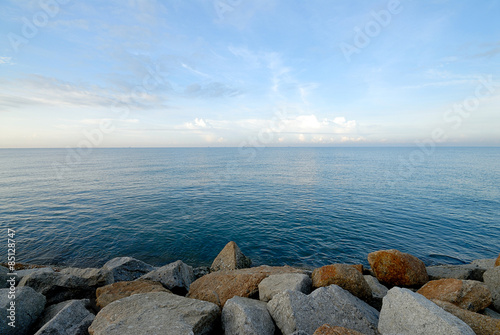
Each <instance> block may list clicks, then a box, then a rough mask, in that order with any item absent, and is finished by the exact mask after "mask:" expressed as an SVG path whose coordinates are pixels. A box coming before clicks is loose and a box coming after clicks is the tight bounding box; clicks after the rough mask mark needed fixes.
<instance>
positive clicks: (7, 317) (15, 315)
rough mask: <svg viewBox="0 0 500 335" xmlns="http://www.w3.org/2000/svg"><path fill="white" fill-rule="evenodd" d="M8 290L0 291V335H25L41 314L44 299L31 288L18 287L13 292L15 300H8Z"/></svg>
mask: <svg viewBox="0 0 500 335" xmlns="http://www.w3.org/2000/svg"><path fill="white" fill-rule="evenodd" d="M9 290H10V289H8V288H3V289H0V320H1V321H0V334H9V335H10V334H12V335H17V334H22V335H24V334H27V333H28V330H29V329H30V327H31V326H32V325H33V324H34V323H35V321H36V319H38V317H39V316H40V315H41V314H42V312H43V309H44V307H45V302H46V300H45V297H44V296H43V295H42V294H40V293H38V292H36V291H35V290H33V289H32V288H31V287H19V288H16V290H15V299H10V298H9V295H10V294H9ZM11 302H14V306H12V305H11ZM9 309H10V310H9ZM13 309H15V310H13ZM12 322H14V323H12ZM12 325H14V326H15V327H12Z"/></svg>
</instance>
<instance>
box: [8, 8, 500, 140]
mask: <svg viewBox="0 0 500 335" xmlns="http://www.w3.org/2000/svg"><path fill="white" fill-rule="evenodd" d="M499 15H500V1H496V0H490V1H487V0H484V1H472V0H469V1H466V0H456V1H451V0H449V1H447V0H427V1H415V0H413V1H412V0H389V1H378V0H371V1H361V0H360V1H352V0H335V1H332V0H311V1H299V0H287V1H285V0H191V1H187V0H169V1H167V0H165V1H159V0H158V1H155V0H148V1H146V0H128V1H127V0H109V1H104V0H99V1H93V0H88V1H76V0H41V1H38V0H37V1H23V0H3V1H2V2H1V3H0V148H50V147H57V148H65V147H67V148H77V147H85V146H86V147H206V146H210V147H218V146H220V147H238V146H239V147H241V146H413V145H418V144H419V143H424V144H425V143H426V144H428V145H442V146H455V145H456V146H500V131H499V128H500V127H499V126H500V20H499V19H498V18H499Z"/></svg>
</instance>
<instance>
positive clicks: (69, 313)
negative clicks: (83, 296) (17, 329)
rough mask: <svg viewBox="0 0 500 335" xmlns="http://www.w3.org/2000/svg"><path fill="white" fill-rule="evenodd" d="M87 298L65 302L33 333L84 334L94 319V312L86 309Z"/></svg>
mask: <svg viewBox="0 0 500 335" xmlns="http://www.w3.org/2000/svg"><path fill="white" fill-rule="evenodd" d="M88 304H89V302H88V300H87V301H85V300H72V301H69V302H67V303H66V302H65V303H64V306H63V308H61V309H60V310H59V311H58V313H57V314H55V315H54V316H53V317H52V318H51V319H50V320H49V321H48V322H47V323H46V324H45V325H44V326H43V327H42V328H40V329H39V330H38V331H37V332H36V333H35V335H59V334H60V335H84V334H87V333H88V331H87V329H88V328H89V326H90V324H91V323H92V321H93V320H94V317H95V316H94V314H92V313H90V312H89V311H88V310H87V308H86V307H87V306H88Z"/></svg>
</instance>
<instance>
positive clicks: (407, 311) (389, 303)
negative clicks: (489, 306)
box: [378, 287, 474, 335]
mask: <svg viewBox="0 0 500 335" xmlns="http://www.w3.org/2000/svg"><path fill="white" fill-rule="evenodd" d="M378 330H379V331H380V333H382V334H384V335H396V334H405V335H413V334H415V335H416V334H447V335H455V334H464V335H465V334H467V335H474V332H473V331H472V329H471V328H470V327H469V326H468V325H467V324H465V323H464V322H463V321H462V320H460V319H458V318H457V317H455V316H453V315H451V314H450V313H448V312H445V311H444V310H443V309H441V308H440V307H439V306H437V305H436V304H434V303H433V302H431V301H429V300H428V299H426V298H425V297H424V296H423V295H420V294H418V293H414V292H412V291H410V290H408V289H405V288H399V287H394V288H392V289H390V290H389V292H387V295H386V296H385V297H384V299H383V304H382V310H381V311H380V319H379V323H378Z"/></svg>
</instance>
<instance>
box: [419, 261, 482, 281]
mask: <svg viewBox="0 0 500 335" xmlns="http://www.w3.org/2000/svg"><path fill="white" fill-rule="evenodd" d="M484 271H486V269H485V268H483V267H479V266H478V265H475V264H464V265H436V266H429V267H427V274H428V275H429V279H430V280H437V279H445V278H455V279H464V280H478V281H482V280H483V273H484Z"/></svg>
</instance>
